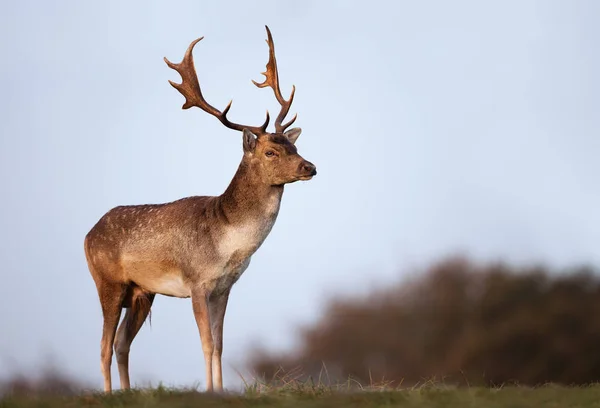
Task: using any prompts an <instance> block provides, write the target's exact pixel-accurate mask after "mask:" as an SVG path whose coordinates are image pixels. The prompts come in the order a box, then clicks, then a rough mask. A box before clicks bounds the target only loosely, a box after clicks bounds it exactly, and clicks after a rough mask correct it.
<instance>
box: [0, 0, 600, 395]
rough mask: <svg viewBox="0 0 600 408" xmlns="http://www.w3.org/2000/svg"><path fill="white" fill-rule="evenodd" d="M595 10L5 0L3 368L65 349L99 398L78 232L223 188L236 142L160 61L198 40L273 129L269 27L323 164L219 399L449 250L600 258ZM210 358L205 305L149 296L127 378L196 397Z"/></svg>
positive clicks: (238, 312)
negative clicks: (341, 304) (271, 354)
mask: <svg viewBox="0 0 600 408" xmlns="http://www.w3.org/2000/svg"><path fill="white" fill-rule="evenodd" d="M598 16H600V3H598V2H595V1H593V0H590V1H578V0H573V1H568V2H567V1H532V0H520V1H516V0H509V1H503V2H481V1H475V0H473V1H462V0H461V1H454V2H444V1H441V0H440V1H421V2H405V1H399V2H385V1H369V2H357V1H341V0H339V1H329V2H319V1H304V2H281V1H274V0H273V1H256V2H252V4H250V3H249V2H243V1H232V2H227V4H225V3H223V2H194V1H171V2H142V1H130V2H126V3H125V2H118V1H104V2H94V3H91V2H80V1H56V2H47V1H31V0H22V1H2V2H0V53H1V55H2V62H3V63H2V64H1V65H0V90H1V91H0V92H1V95H2V97H1V98H0V115H1V116H0V136H1V138H0V172H1V174H2V178H1V185H0V187H1V191H2V196H1V197H2V200H1V201H0V210H1V211H0V261H1V265H2V269H1V270H0V273H1V274H2V275H1V276H2V284H0V327H1V328H2V334H1V335H0V367H2V368H0V377H2V376H4V375H8V374H9V373H10V372H12V371H13V370H16V369H24V370H34V369H35V367H36V365H37V364H38V363H39V361H40V359H41V358H42V357H43V356H44V355H45V353H48V352H51V353H52V354H53V355H54V357H55V360H56V361H57V363H59V364H60V365H61V366H62V367H64V369H65V370H67V371H69V372H71V373H73V374H76V375H78V376H79V377H80V378H83V379H86V380H88V381H90V382H92V383H93V384H97V385H98V386H100V385H101V375H100V370H99V341H100V333H101V324H102V323H101V321H102V318H101V311H100V306H99V302H98V299H97V294H96V289H95V286H94V283H93V281H92V279H91V277H90V275H89V272H88V270H87V266H86V263H85V258H84V253H83V238H84V236H85V234H86V233H87V231H88V230H89V229H90V228H91V227H92V226H93V225H94V223H95V222H96V221H97V220H98V218H99V217H101V216H102V214H103V213H104V212H106V211H107V210H108V209H110V208H111V207H114V206H116V205H122V204H143V203H159V202H166V201H171V200H175V199H178V198H181V197H185V196H189V195H216V194H220V193H221V192H222V191H223V190H224V189H225V187H226V186H227V184H228V183H229V181H230V179H231V177H232V176H233V174H234V172H235V170H236V168H237V165H238V163H239V161H240V159H241V155H242V139H241V134H239V132H234V131H231V130H228V129H225V128H224V127H222V125H220V123H219V122H218V121H217V120H216V119H215V118H213V117H210V116H209V115H207V114H205V113H203V112H201V111H200V110H198V109H190V110H185V111H184V110H182V109H181V105H182V104H183V97H182V96H181V95H180V94H179V93H177V91H175V90H174V89H173V88H172V87H171V86H170V85H169V84H168V82H167V80H169V79H171V80H175V81H179V76H178V75H177V73H175V72H174V71H172V70H170V69H169V68H168V67H167V66H166V65H165V63H164V62H163V60H162V58H163V57H165V56H166V57H167V58H169V59H170V60H171V61H177V62H178V61H179V60H180V59H181V58H182V56H183V53H184V51H185V49H186V48H187V46H188V44H189V43H190V41H191V40H193V39H195V38H197V37H200V36H205V40H204V41H202V42H201V43H200V44H198V46H196V49H195V54H194V55H195V60H196V66H197V71H198V75H199V77H200V81H201V83H202V86H203V91H204V94H205V96H206V98H207V99H208V100H209V101H210V102H211V103H212V104H214V105H215V106H217V107H219V108H223V107H224V106H225V105H226V104H227V102H228V101H229V100H230V99H233V100H234V103H233V107H232V110H231V112H230V116H231V118H232V119H233V120H235V121H239V122H241V123H256V124H259V123H262V119H263V117H264V116H263V115H264V110H265V109H267V108H268V109H269V110H270V111H271V112H276V111H277V105H276V102H275V100H274V98H273V96H272V93H271V92H270V91H266V90H259V89H257V88H256V87H254V85H252V83H251V82H250V80H251V79H254V80H261V79H262V76H261V75H260V74H259V73H260V72H262V71H263V70H264V66H265V64H266V61H267V56H268V54H267V46H266V44H265V42H264V39H265V38H266V33H265V29H264V25H265V24H267V25H269V27H270V28H271V30H272V32H273V36H274V40H275V46H276V51H277V58H278V64H279V71H280V79H281V83H282V90H283V92H284V94H287V93H288V92H289V90H290V89H291V85H292V84H295V85H296V88H297V92H296V99H295V102H294V105H293V107H292V110H291V112H292V113H293V112H298V120H297V122H296V123H297V125H298V126H300V127H302V129H303V133H302V136H301V137H300V139H299V140H298V143H297V146H298V148H299V151H300V153H301V154H302V155H303V156H304V157H305V158H306V159H308V160H310V161H312V162H313V163H315V164H316V165H317V167H318V170H319V174H318V176H317V177H316V178H315V179H313V180H312V181H310V182H305V183H296V184H293V185H291V186H289V187H288V188H287V189H286V192H285V195H284V198H283V202H282V208H281V212H280V215H279V219H278V221H277V223H276V225H275V227H274V229H273V231H272V233H271V235H270V236H269V237H268V238H267V240H266V241H265V243H264V244H263V246H262V247H261V248H260V250H259V251H258V253H257V254H256V255H255V256H254V257H253V260H252V264H251V265H250V267H249V269H248V270H247V271H246V273H245V274H244V276H243V277H242V278H241V280H240V281H239V282H238V283H237V284H236V286H235V287H234V289H233V291H232V295H231V300H230V304H229V306H228V312H227V316H226V320H225V341H224V366H225V367H224V369H225V373H224V375H225V383H226V385H229V386H230V387H235V386H237V385H238V384H239V379H238V378H237V375H236V374H235V371H233V368H234V367H235V368H242V366H243V362H244V360H245V359H247V358H248V357H249V354H248V353H249V352H251V347H252V345H254V344H260V345H263V346H264V347H267V348H270V349H274V350H280V349H286V348H289V347H292V346H293V345H294V344H295V343H294V341H295V334H296V332H295V328H296V327H297V325H298V324H302V323H307V322H310V321H312V320H314V319H315V318H316V317H318V316H319V314H320V312H321V310H322V309H323V305H324V304H325V303H326V301H327V299H328V298H329V297H331V296H333V295H336V294H344V293H355V292H362V291H364V290H367V289H368V288H370V287H373V286H381V285H385V284H386V283H388V282H392V281H394V280H396V279H399V278H400V277H402V276H403V274H405V273H409V272H411V271H413V270H415V268H417V269H418V268H422V267H425V266H427V265H428V264H429V263H430V262H433V261H435V260H437V259H439V258H440V257H443V256H446V255H449V254H454V253H456V252H462V253H466V254H468V255H471V256H472V257H474V258H476V259H479V260H495V259H500V258H502V259H506V260H509V261H511V262H518V263H530V262H543V263H546V264H549V265H552V266H556V267H561V266H565V265H571V264H573V263H594V264H600V213H599V212H598V208H600V191H599V189H598V182H597V177H598V174H600V164H599V161H598V160H597V158H598V156H599V154H600V115H598V112H600V97H599V95H600V79H599V77H598V74H597V73H598V72H600V56H599V53H598V48H597V39H598V38H600V28H599V27H598V24H597V20H598ZM114 366H115V364H113V368H114V369H113V374H114V375H116V367H114ZM203 367H204V365H203V361H202V353H201V348H200V341H199V337H198V332H197V329H196V326H195V322H194V319H193V315H192V312H191V304H190V301H189V300H180V299H172V298H165V297H159V298H157V300H156V302H155V306H154V308H153V318H152V326H151V327H150V326H148V325H146V326H144V328H143V329H142V331H141V333H140V335H139V336H138V337H137V338H136V340H135V342H134V345H133V348H132V355H131V372H132V381H133V383H134V384H135V383H138V384H141V383H142V382H144V381H149V380H151V381H154V382H156V381H163V382H164V383H165V384H173V385H186V384H187V385H189V384H192V383H194V382H200V383H204V368H203Z"/></svg>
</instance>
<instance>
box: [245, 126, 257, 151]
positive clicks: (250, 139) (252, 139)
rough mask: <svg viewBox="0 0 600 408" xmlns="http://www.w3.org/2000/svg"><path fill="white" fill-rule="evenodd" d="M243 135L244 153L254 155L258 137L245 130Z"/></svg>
mask: <svg viewBox="0 0 600 408" xmlns="http://www.w3.org/2000/svg"><path fill="white" fill-rule="evenodd" d="M242 133H243V135H244V152H247V153H253V152H254V149H255V148H256V136H255V135H254V133H252V132H250V131H249V130H248V129H245V128H244V130H243V132H242Z"/></svg>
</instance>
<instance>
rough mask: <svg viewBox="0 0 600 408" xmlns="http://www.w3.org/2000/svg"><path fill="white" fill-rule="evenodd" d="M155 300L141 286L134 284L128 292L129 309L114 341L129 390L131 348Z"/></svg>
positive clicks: (120, 373) (123, 385)
mask: <svg viewBox="0 0 600 408" xmlns="http://www.w3.org/2000/svg"><path fill="white" fill-rule="evenodd" d="M153 301H154V294H153V293H147V292H144V291H143V290H142V289H141V288H140V287H139V286H132V287H130V288H129V290H128V292H127V297H126V299H125V307H127V311H126V312H125V317H124V318H123V321H122V322H121V324H120V325H119V329H118V330H117V336H116V338H115V342H114V348H115V354H116V355H117V364H118V367H119V379H120V380H121V389H122V390H127V389H129V388H130V387H131V385H130V382H129V350H130V348H131V343H132V342H133V339H134V338H135V336H136V335H137V334H138V332H139V331H140V328H141V327H142V325H143V324H144V321H146V318H147V317H148V314H149V313H150V308H151V307H152V302H153Z"/></svg>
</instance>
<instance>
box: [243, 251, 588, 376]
mask: <svg viewBox="0 0 600 408" xmlns="http://www.w3.org/2000/svg"><path fill="white" fill-rule="evenodd" d="M598 316H600V276H598V274H597V273H595V271H593V270H592V269H589V268H585V267H578V268H571V269H569V270H565V271H554V270H549V269H547V268H543V267H527V268H517V267H511V266H508V265H504V264H487V265H475V264H473V263H471V262H469V261H467V260H464V259H450V260H446V261H444V262H441V263H439V264H437V265H434V266H433V267H432V268H431V269H430V270H428V271H426V273H424V274H422V275H419V276H418V277H417V278H416V279H414V280H412V281H410V282H404V283H402V284H399V285H397V286H392V287H389V286H388V287H387V288H385V289H383V290H380V291H378V292H377V293H372V294H370V295H369V296H367V297H365V298H362V299H356V298H347V299H337V300H334V301H333V302H331V304H330V305H329V307H328V308H327V310H326V312H325V313H324V315H323V317H322V319H321V320H320V321H319V322H317V323H316V324H315V325H313V326H309V327H305V328H304V329H303V330H302V332H301V333H302V334H301V336H302V337H301V347H300V349H299V350H297V351H295V352H290V353H287V354H283V355H273V354H271V353H268V352H265V351H261V350H259V352H258V353H253V355H255V356H258V357H257V358H256V359H255V360H253V361H252V362H251V366H252V368H253V371H254V372H255V373H257V374H258V375H259V376H260V377H262V378H272V377H273V376H274V375H275V373H276V372H277V371H279V370H281V369H284V370H285V371H288V372H289V371H290V370H292V369H294V368H297V367H298V368H300V369H301V370H302V372H303V373H305V376H304V377H303V378H307V377H308V376H312V377H313V378H317V377H318V376H319V375H320V374H321V372H322V368H323V364H325V365H326V367H327V373H328V378H330V379H331V381H333V382H339V381H344V380H345V379H346V378H349V377H350V378H354V379H356V380H357V381H359V382H361V383H370V382H372V381H376V382H382V381H384V382H388V383H391V384H394V385H397V384H401V383H402V384H404V385H411V386H412V385H415V384H420V383H422V381H423V379H424V378H426V379H427V378H436V379H443V380H444V382H445V383H446V384H455V385H462V386H468V385H470V386H475V385H477V386H488V387H489V386H492V387H494V386H498V385H499V384H506V383H515V382H517V383H519V384H522V385H529V386H536V385H538V384H545V383H548V382H552V383H558V384H563V385H585V384H590V383H595V382H597V381H600V347H598V345H599V344H600V318H598Z"/></svg>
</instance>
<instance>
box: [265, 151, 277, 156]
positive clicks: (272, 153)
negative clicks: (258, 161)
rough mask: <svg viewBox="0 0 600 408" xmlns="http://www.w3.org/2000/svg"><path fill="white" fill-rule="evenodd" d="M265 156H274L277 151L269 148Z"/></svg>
mask: <svg viewBox="0 0 600 408" xmlns="http://www.w3.org/2000/svg"><path fill="white" fill-rule="evenodd" d="M265 156H267V157H273V156H275V152H274V151H273V150H267V151H266V152H265Z"/></svg>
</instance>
